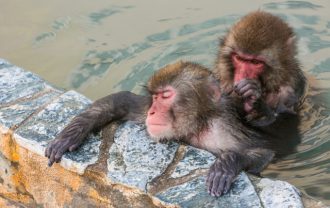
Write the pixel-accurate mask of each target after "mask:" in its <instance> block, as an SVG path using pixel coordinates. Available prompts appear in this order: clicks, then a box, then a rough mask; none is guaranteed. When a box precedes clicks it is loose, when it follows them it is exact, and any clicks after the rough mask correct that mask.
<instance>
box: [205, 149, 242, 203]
mask: <svg viewBox="0 0 330 208" xmlns="http://www.w3.org/2000/svg"><path fill="white" fill-rule="evenodd" d="M241 170H242V167H241V160H240V159H239V155H238V154H237V153H235V152H223V153H221V154H219V156H218V158H217V160H216V161H215V162H214V164H213V165H212V166H211V168H210V170H209V173H208V175H207V180H206V186H207V189H208V192H209V194H211V195H212V196H216V197H219V196H221V195H222V194H225V193H227V192H228V191H229V188H230V186H231V184H232V182H233V180H234V179H235V177H236V176H237V175H238V173H239V172H240V171H241Z"/></svg>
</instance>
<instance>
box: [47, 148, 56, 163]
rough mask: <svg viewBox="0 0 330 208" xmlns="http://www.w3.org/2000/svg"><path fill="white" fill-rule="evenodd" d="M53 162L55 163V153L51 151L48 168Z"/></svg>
mask: <svg viewBox="0 0 330 208" xmlns="http://www.w3.org/2000/svg"><path fill="white" fill-rule="evenodd" d="M54 162H55V151H52V152H51V154H50V156H49V162H48V166H49V167H50V166H52V165H53V163H54Z"/></svg>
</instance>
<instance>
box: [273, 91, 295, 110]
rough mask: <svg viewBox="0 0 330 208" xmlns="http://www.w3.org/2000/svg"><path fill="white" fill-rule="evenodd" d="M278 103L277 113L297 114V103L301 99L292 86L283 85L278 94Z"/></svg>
mask: <svg viewBox="0 0 330 208" xmlns="http://www.w3.org/2000/svg"><path fill="white" fill-rule="evenodd" d="M278 99H279V102H278V105H277V108H276V110H275V112H276V113H289V114H293V115H296V114H297V109H296V108H297V104H298V102H299V99H298V97H297V95H296V94H295V92H294V90H293V89H292V88H291V87H287V86H284V87H281V88H280V92H279V94H278Z"/></svg>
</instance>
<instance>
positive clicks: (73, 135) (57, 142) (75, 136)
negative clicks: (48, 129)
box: [45, 119, 89, 167]
mask: <svg viewBox="0 0 330 208" xmlns="http://www.w3.org/2000/svg"><path fill="white" fill-rule="evenodd" d="M88 133H89V131H88V129H87V128H85V125H83V124H81V123H80V122H79V120H78V119H76V120H73V121H72V122H71V123H70V124H69V125H68V126H67V127H66V128H65V129H64V130H63V131H62V132H61V133H60V134H59V135H58V136H57V137H56V138H55V139H54V140H53V141H51V142H50V143H49V144H48V146H47V148H46V151H45V156H46V157H48V159H49V161H48V166H49V167H50V166H52V165H53V163H54V162H57V163H58V162H60V160H61V158H62V156H63V154H64V153H65V152H67V151H74V150H75V149H77V148H78V147H79V146H80V145H81V143H82V142H83V140H84V139H85V137H86V136H87V135H88Z"/></svg>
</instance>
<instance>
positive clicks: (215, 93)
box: [208, 80, 221, 102]
mask: <svg viewBox="0 0 330 208" xmlns="http://www.w3.org/2000/svg"><path fill="white" fill-rule="evenodd" d="M208 87H209V90H210V92H211V96H212V101H213V102H218V101H219V100H220V97H221V90H220V84H219V82H217V81H215V80H212V81H211V82H210V84H209V86H208Z"/></svg>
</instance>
